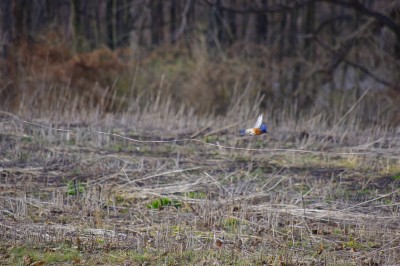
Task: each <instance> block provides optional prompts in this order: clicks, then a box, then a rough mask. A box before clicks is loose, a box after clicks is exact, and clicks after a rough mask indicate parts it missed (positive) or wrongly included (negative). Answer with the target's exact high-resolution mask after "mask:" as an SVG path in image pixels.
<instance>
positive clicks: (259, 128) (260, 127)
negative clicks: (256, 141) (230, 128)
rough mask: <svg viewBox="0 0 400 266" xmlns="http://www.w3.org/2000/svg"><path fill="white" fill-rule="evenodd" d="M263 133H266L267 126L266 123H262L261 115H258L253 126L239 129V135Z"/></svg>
mask: <svg viewBox="0 0 400 266" xmlns="http://www.w3.org/2000/svg"><path fill="white" fill-rule="evenodd" d="M264 133H268V127H267V124H265V123H263V115H259V116H258V118H257V121H256V123H255V124H254V127H252V128H248V129H241V130H239V134H240V136H246V135H250V136H254V135H261V134H264Z"/></svg>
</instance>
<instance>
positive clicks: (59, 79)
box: [0, 0, 400, 125]
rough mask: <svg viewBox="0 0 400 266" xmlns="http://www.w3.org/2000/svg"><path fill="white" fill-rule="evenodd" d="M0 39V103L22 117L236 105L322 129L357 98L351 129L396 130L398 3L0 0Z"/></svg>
mask: <svg viewBox="0 0 400 266" xmlns="http://www.w3.org/2000/svg"><path fill="white" fill-rule="evenodd" d="M0 40H1V42H0V43H1V46H0V60H1V64H0V75H1V79H0V105H1V108H2V109H3V110H7V111H11V112H15V113H19V114H21V115H25V116H31V117H37V116H44V115H46V113H48V112H49V111H51V112H71V111H76V110H80V111H82V110H86V111H88V110H92V109H95V110H97V112H99V113H100V114H102V113H110V112H112V113H118V112H127V111H140V110H149V109H148V106H149V105H150V106H151V105H154V104H157V103H158V102H159V101H162V100H164V101H169V103H170V105H171V106H172V108H175V109H176V111H178V110H182V106H185V108H187V109H186V110H188V112H189V111H190V112H192V113H195V114H197V115H210V114H212V115H213V114H215V115H224V114H225V113H226V112H227V111H228V110H229V108H232V105H235V104H237V103H238V102H244V101H238V99H240V98H241V97H246V98H249V99H254V104H257V105H258V106H257V107H259V108H261V109H262V110H266V111H269V112H272V113H274V112H283V110H284V111H285V112H289V113H293V114H295V115H298V116H301V115H302V114H305V113H309V112H311V111H312V112H314V113H323V114H325V116H326V119H327V120H329V119H332V118H333V117H336V118H337V117H338V116H337V112H341V114H342V115H343V114H345V113H346V112H348V110H349V109H350V108H351V107H352V106H353V105H354V103H355V102H356V101H357V100H358V99H360V98H361V97H362V98H363V99H362V100H363V105H362V106H361V109H360V114H361V117H360V120H362V122H363V123H366V124H368V123H374V124H377V123H378V124H379V123H380V122H381V121H384V123H385V124H386V123H388V124H390V125H398V124H399V123H400V104H399V103H400V85H399V84H400V71H399V70H400V65H399V63H400V1H398V0H395V1H386V0H383V1H381V0H338V1H335V0H241V1H238V0H230V1H227V0H97V1H79V0H57V1H54V0H4V1H1V2H0ZM365 92H367V93H366V94H365V95H364V93H365ZM157 99H158V100H157ZM157 101H158V102H157ZM146 108H147V109H146ZM333 113H335V115H333ZM339 116H340V115H339Z"/></svg>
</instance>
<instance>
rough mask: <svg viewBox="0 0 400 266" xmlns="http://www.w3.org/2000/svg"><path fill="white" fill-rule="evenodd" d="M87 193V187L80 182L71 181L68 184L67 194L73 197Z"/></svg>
mask: <svg viewBox="0 0 400 266" xmlns="http://www.w3.org/2000/svg"><path fill="white" fill-rule="evenodd" d="M83 192H85V186H84V184H82V182H81V181H79V180H74V181H72V180H70V181H68V183H67V193H68V195H71V196H76V195H78V194H82V193H83Z"/></svg>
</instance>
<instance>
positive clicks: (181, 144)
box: [0, 101, 400, 265]
mask: <svg viewBox="0 0 400 266" xmlns="http://www.w3.org/2000/svg"><path fill="white" fill-rule="evenodd" d="M248 106H250V105H248V104H246V103H245V102H241V103H238V104H236V105H235V104H234V105H233V106H232V108H231V112H228V114H227V115H226V116H224V117H221V116H211V115H210V116H209V117H207V116H202V117H197V116H196V115H194V114H192V113H191V112H190V111H186V110H184V109H182V110H181V111H178V112H172V111H170V109H169V107H168V104H163V103H162V102H161V101H160V102H157V104H156V105H153V106H150V107H149V108H148V109H146V110H145V111H144V112H141V113H140V112H132V113H129V112H126V113H123V114H119V115H103V116H101V117H99V116H97V117H96V114H90V113H86V114H82V113H81V114H79V115H78V114H77V115H76V116H73V115H72V114H69V115H70V117H69V119H64V118H63V117H61V116H60V117H59V118H58V119H54V116H53V119H44V118H43V119H35V120H29V121H24V120H22V118H20V117H17V116H15V115H12V114H10V113H6V112H2V113H0V235H1V238H0V260H1V261H2V264H3V265H98V264H106V265H394V264H397V263H399V262H400V255H399V254H400V253H399V251H400V234H399V232H400V220H399V214H400V210H399V197H400V196H399V194H400V193H399V192H400V191H399V190H400V134H399V132H398V131H397V132H396V131H395V130H394V129H391V128H390V127H385V126H382V125H376V124H375V125H371V126H369V127H366V126H361V125H360V124H359V123H358V122H357V117H358V116H357V108H356V106H354V108H350V111H349V112H348V113H345V114H344V115H343V116H341V117H337V119H336V121H337V122H336V123H335V124H328V123H326V121H325V119H324V116H323V115H322V114H318V113H317V112H316V113H315V115H310V116H309V117H303V118H301V119H300V118H296V117H295V115H294V114H289V113H284V112H282V114H281V115H280V116H279V117H278V116H277V115H274V117H272V115H271V114H270V113H265V120H266V122H267V123H268V124H269V127H270V129H269V131H270V133H269V134H265V135H262V136H259V137H239V136H238V134H237V132H238V129H239V128H240V127H245V126H251V125H252V124H253V122H254V121H253V120H254V119H255V117H256V116H257V114H258V109H257V108H255V109H249V110H247V109H248V108H247V107H248ZM246 108H247V109H246ZM71 117H72V118H71ZM95 118H96V119H95ZM66 121H77V122H66Z"/></svg>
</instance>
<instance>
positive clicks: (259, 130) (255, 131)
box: [253, 128, 262, 135]
mask: <svg viewBox="0 0 400 266" xmlns="http://www.w3.org/2000/svg"><path fill="white" fill-rule="evenodd" d="M253 130H254V134H255V135H261V134H262V131H261V129H259V128H253Z"/></svg>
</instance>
